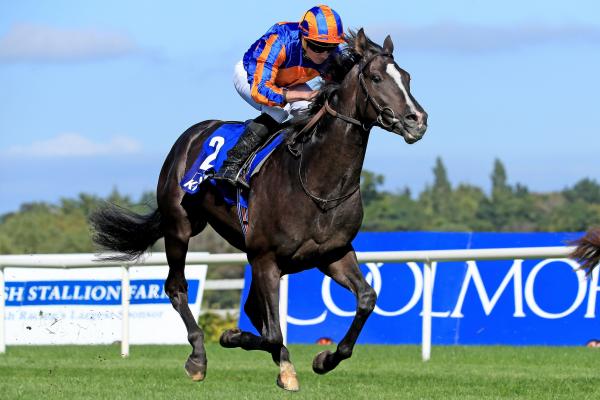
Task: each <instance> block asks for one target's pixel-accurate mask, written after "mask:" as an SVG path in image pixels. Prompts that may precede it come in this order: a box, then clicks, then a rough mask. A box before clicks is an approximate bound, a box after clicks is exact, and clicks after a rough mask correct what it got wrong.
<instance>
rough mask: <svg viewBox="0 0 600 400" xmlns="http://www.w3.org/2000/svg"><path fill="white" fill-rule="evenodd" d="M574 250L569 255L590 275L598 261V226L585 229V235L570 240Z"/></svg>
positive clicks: (599, 260) (599, 239) (599, 228)
mask: <svg viewBox="0 0 600 400" xmlns="http://www.w3.org/2000/svg"><path fill="white" fill-rule="evenodd" d="M572 244H573V245H575V246H576V247H575V250H573V252H572V253H571V255H570V256H569V257H570V258H573V259H575V260H577V261H579V263H580V264H581V268H582V269H585V270H586V271H587V274H588V275H590V274H591V273H592V271H593V270H594V268H596V266H598V263H600V227H596V228H592V229H590V230H588V231H587V233H586V234H585V236H583V237H581V238H579V239H577V240H575V241H573V242H572Z"/></svg>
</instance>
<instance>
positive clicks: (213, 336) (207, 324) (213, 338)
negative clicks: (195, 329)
mask: <svg viewBox="0 0 600 400" xmlns="http://www.w3.org/2000/svg"><path fill="white" fill-rule="evenodd" d="M238 319H239V318H238V317H237V316H236V315H233V314H229V313H228V314H226V315H225V316H224V317H221V316H220V315H218V314H215V313H212V312H206V313H203V314H201V315H200V318H198V325H200V327H201V328H202V330H203V331H204V340H205V341H207V342H212V343H218V342H219V338H220V337H221V334H222V333H223V332H224V331H226V330H227V329H234V328H237V326H238Z"/></svg>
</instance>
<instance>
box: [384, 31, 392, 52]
mask: <svg viewBox="0 0 600 400" xmlns="http://www.w3.org/2000/svg"><path fill="white" fill-rule="evenodd" d="M383 51H384V52H385V53H390V54H392V53H393V52H394V43H392V38H391V37H390V35H387V36H386V38H385V40H384V41H383Z"/></svg>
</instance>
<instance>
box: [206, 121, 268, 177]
mask: <svg viewBox="0 0 600 400" xmlns="http://www.w3.org/2000/svg"><path fill="white" fill-rule="evenodd" d="M278 125H279V124H278V123H277V122H276V121H275V120H274V119H273V118H271V117H270V116H269V115H267V114H261V115H260V116H258V117H257V118H255V119H254V120H252V121H250V122H249V123H248V125H247V126H246V129H244V132H243V133H242V134H241V135H240V138H239V139H238V142H237V143H236V144H235V146H233V147H232V148H231V149H230V150H229V151H228V152H227V159H226V160H225V161H223V165H221V168H219V170H218V171H217V172H216V173H215V175H213V177H212V178H213V179H223V180H226V181H228V182H230V183H231V184H233V185H234V186H235V185H236V184H237V183H240V184H242V185H243V186H245V187H248V183H247V182H245V181H244V180H243V179H242V178H241V177H238V175H239V173H240V169H242V166H243V164H244V162H245V161H246V160H247V159H248V157H249V156H250V155H251V154H252V152H254V150H256V149H257V148H258V146H260V145H261V144H262V143H263V142H264V141H265V140H267V139H268V138H269V135H270V134H271V132H273V131H274V130H275V129H276V128H275V127H276V126H278Z"/></svg>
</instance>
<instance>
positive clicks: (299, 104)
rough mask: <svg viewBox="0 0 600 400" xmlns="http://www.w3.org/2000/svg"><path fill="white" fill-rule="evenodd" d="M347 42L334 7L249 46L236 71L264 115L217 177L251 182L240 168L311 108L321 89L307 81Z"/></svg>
mask: <svg viewBox="0 0 600 400" xmlns="http://www.w3.org/2000/svg"><path fill="white" fill-rule="evenodd" d="M343 42H344V30H343V27H342V20H341V19H340V16H339V15H338V13H336V12H335V11H334V10H332V9H331V8H330V7H328V6H325V5H320V6H316V7H313V8H311V9H310V10H308V11H307V12H306V13H305V14H304V16H303V17H302V20H301V21H300V22H279V23H277V24H275V25H273V26H272V27H271V28H270V29H269V30H268V31H267V32H266V33H265V34H264V35H263V36H262V37H261V38H260V39H258V40H257V41H256V42H254V43H253V44H252V46H250V49H248V51H246V54H244V58H243V60H242V61H240V62H238V63H237V65H236V66H235V69H234V75H233V81H234V86H235V88H236V90H237V91H238V93H239V94H240V96H242V98H243V99H244V100H245V101H246V102H247V103H248V104H250V105H251V106H252V107H254V108H256V109H257V110H258V111H260V112H261V114H260V115H259V116H258V117H257V118H255V119H254V120H252V121H250V122H249V123H248V125H247V126H246V129H245V130H244V132H243V133H242V135H241V136H240V138H239V140H238V142H237V143H236V145H235V146H234V147H233V148H232V149H231V150H229V151H228V152H227V160H226V161H225V162H223V165H222V166H221V168H220V169H219V171H217V172H216V174H215V175H214V176H213V178H214V179H224V180H227V181H229V182H231V183H232V184H234V185H235V184H236V183H238V182H239V183H241V184H243V185H244V186H246V187H247V186H248V184H247V183H246V182H244V181H243V180H242V179H241V177H238V175H239V172H240V169H241V167H242V165H243V163H244V161H246V159H247V158H248V157H249V156H250V154H252V152H253V151H254V150H256V149H257V148H258V147H259V146H260V145H261V144H262V143H264V141H265V140H267V139H268V138H269V137H270V135H272V134H273V133H275V131H276V130H277V128H278V127H279V124H281V123H282V122H284V121H286V120H287V119H288V118H290V117H293V116H294V115H295V114H296V113H297V112H298V111H300V110H302V109H306V108H307V107H308V105H309V103H310V100H312V99H313V97H314V96H315V95H316V94H317V93H318V91H316V90H312V89H311V87H310V86H309V85H307V84H306V82H308V81H310V80H311V79H313V78H316V77H318V76H320V75H321V74H322V73H323V72H324V70H325V68H326V66H327V64H328V61H329V60H330V58H331V57H333V54H335V53H336V52H339V51H340V50H339V45H340V44H341V43H343Z"/></svg>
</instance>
